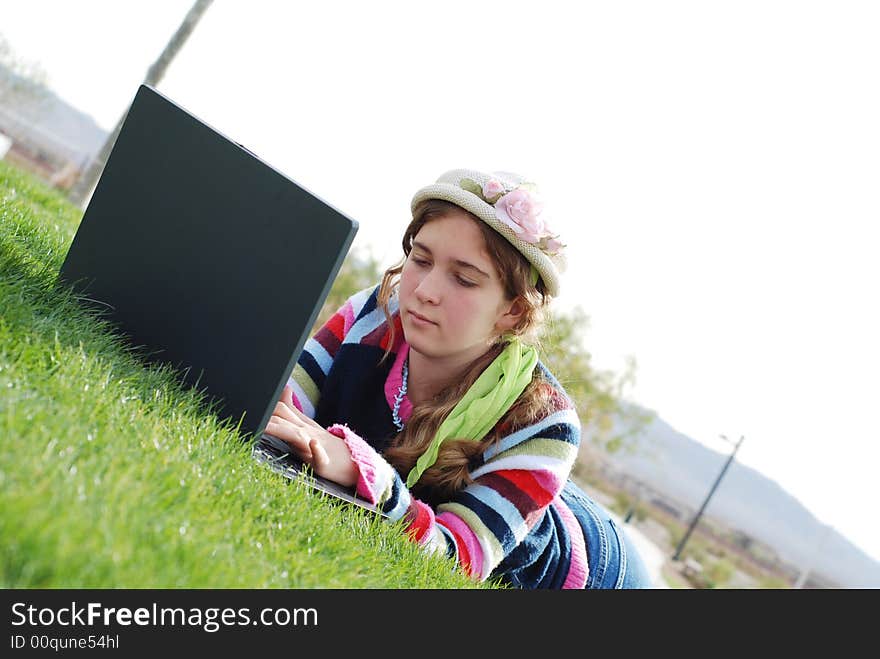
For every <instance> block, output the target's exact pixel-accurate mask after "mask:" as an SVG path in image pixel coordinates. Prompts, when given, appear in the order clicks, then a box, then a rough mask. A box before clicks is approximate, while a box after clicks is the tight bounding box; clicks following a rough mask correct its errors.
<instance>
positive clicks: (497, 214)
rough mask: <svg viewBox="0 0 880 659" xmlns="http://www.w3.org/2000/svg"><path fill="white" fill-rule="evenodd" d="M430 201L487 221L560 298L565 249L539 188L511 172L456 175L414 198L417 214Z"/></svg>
mask: <svg viewBox="0 0 880 659" xmlns="http://www.w3.org/2000/svg"><path fill="white" fill-rule="evenodd" d="M427 199H443V200H445V201H449V202H452V203H453V204H456V205H457V206H460V207H461V208H463V209H465V210H466V211H469V212H471V213H473V214H474V215H476V216H477V217H478V218H480V219H481V220H483V221H484V222H485V223H486V224H488V225H489V226H490V227H492V228H493V229H495V231H497V232H498V233H500V234H501V235H502V236H504V237H505V238H506V239H507V241H508V242H509V243H510V244H511V245H513V246H514V247H516V249H517V250H519V252H520V254H522V255H523V256H524V257H525V258H526V260H528V261H529V263H531V264H532V266H533V269H532V275H533V281H532V283H536V282H537V276H540V277H541V279H542V280H543V281H544V288H545V289H546V291H547V292H548V293H549V294H550V295H552V296H556V295H558V293H559V285H560V275H561V273H562V272H563V271H564V270H565V256H564V253H563V251H564V247H565V245H563V244H562V242H561V239H560V237H559V235H558V234H556V233H555V232H553V231H552V230H551V229H550V227H549V225H548V219H547V218H546V217H545V216H544V214H543V203H542V202H541V200H540V197H539V195H538V189H537V186H536V185H535V184H534V183H531V182H529V181H527V180H526V179H524V178H523V177H522V176H520V175H518V174H514V173H511V172H489V173H486V172H479V171H476V170H473V169H453V170H450V171H448V172H446V173H445V174H443V175H442V176H441V177H440V178H438V179H437V182H436V183H432V184H431V185H427V186H425V187H424V188H422V189H420V190H419V191H418V192H416V193H415V195H414V196H413V198H412V203H411V208H412V211H413V213H415V210H416V208H417V207H418V205H419V204H420V203H422V202H423V201H425V200H427Z"/></svg>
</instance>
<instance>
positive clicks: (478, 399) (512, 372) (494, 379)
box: [406, 338, 538, 487]
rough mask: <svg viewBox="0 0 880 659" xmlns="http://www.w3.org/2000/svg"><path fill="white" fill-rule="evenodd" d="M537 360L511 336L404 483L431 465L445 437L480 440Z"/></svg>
mask: <svg viewBox="0 0 880 659" xmlns="http://www.w3.org/2000/svg"><path fill="white" fill-rule="evenodd" d="M537 363H538V351H537V350H536V349H535V348H533V347H532V346H529V345H524V344H523V343H521V342H520V341H519V339H517V338H513V339H511V340H510V341H509V342H508V344H507V346H506V347H505V348H504V350H503V351H502V352H501V354H500V355H498V356H497V357H496V358H495V359H494V361H493V362H492V363H491V364H489V366H488V367H486V370H485V371H483V373H482V374H481V375H480V377H478V378H477V380H476V382H474V383H473V384H472V385H471V387H470V389H468V390H467V392H466V393H465V395H464V396H463V397H462V399H461V400H460V401H458V404H457V405H456V406H455V407H454V408H453V410H452V411H451V412H450V413H449V416H447V417H446V418H445V419H444V420H443V423H441V424H440V428H439V429H438V430H437V434H436V435H435V436H434V439H433V440H431V444H430V445H429V446H428V448H427V449H425V452H424V453H422V455H421V456H419V459H418V460H417V461H416V464H415V466H414V467H413V468H412V469H411V470H410V472H409V475H408V476H407V478H406V486H407V487H412V486H413V485H415V483H416V482H417V481H418V480H419V478H421V476H422V474H423V473H424V471H425V470H426V469H427V468H428V467H430V466H431V465H432V464H434V462H435V461H436V460H437V453H438V451H439V450H440V444H442V443H443V442H444V441H445V440H447V439H451V438H454V439H472V440H474V441H480V440H481V439H483V437H485V436H486V434H487V433H488V432H489V431H490V430H491V429H492V428H493V427H494V426H495V424H496V423H498V421H499V420H500V419H501V417H502V416H504V414H505V413H506V412H507V410H509V409H510V406H511V405H513V403H514V402H515V401H516V399H517V398H519V396H520V394H521V393H522V392H523V391H524V390H525V388H526V387H527V386H528V384H529V382H531V381H532V373H533V372H534V370H535V365H536V364H537Z"/></svg>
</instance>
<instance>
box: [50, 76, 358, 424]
mask: <svg viewBox="0 0 880 659" xmlns="http://www.w3.org/2000/svg"><path fill="white" fill-rule="evenodd" d="M357 227H358V225H357V222H356V221H355V220H353V219H351V218H349V217H347V216H346V215H345V214H343V213H342V212H340V211H338V210H336V209H335V208H333V207H332V206H330V205H329V204H327V203H326V202H324V201H322V200H321V199H319V198H318V197H316V196H315V195H313V194H311V193H310V192H308V191H307V190H305V189H303V188H302V187H301V186H299V185H298V184H297V183H295V182H294V181H292V180H291V179H289V178H287V177H286V176H285V175H283V174H281V173H280V172H278V171H277V170H275V169H273V168H272V167H271V166H269V165H268V164H266V163H264V162H263V161H261V160H260V159H259V158H257V157H256V156H255V155H254V154H252V153H250V152H249V151H248V150H247V149H245V148H243V147H242V146H240V145H238V144H236V143H235V142H234V141H232V140H230V139H228V138H226V137H224V136H223V135H221V134H220V133H219V132H217V131H216V130H214V129H212V128H211V127H209V126H207V125H206V124H205V123H203V122H202V121H200V120H199V119H197V118H196V117H194V116H193V115H191V114H190V113H188V112H187V111H185V110H184V109H182V108H181V107H179V106H178V105H176V104H175V103H173V102H172V101H170V100H169V99H168V98H166V97H164V96H163V95H162V94H160V93H158V92H157V91H156V90H154V89H152V88H151V87H148V86H146V85H142V86H141V87H140V88H139V90H138V92H137V94H136V96H135V98H134V101H133V102H132V105H131V108H130V109H129V112H128V115H127V117H126V119H125V122H124V124H123V126H122V129H121V131H120V133H119V136H118V138H117V141H116V144H115V146H114V147H113V151H112V152H111V154H110V157H109V158H108V161H107V165H106V167H105V169H104V172H103V174H102V175H101V178H100V180H99V181H98V184H97V186H96V188H95V191H94V193H93V195H92V198H91V200H90V202H89V205H88V207H87V208H86V210H85V213H84V215H83V218H82V222H81V223H80V226H79V228H78V230H77V233H76V236H75V237H74V239H73V242H72V243H71V246H70V249H69V251H68V254H67V257H66V259H65V261H64V264H63V265H62V267H61V271H60V273H59V280H60V281H61V282H64V283H66V284H71V285H73V287H74V289H75V290H76V291H77V292H79V293H81V294H83V295H84V296H85V297H87V298H89V299H92V300H95V301H97V302H98V303H100V305H101V306H102V307H103V308H104V309H105V312H104V313H106V317H107V319H108V320H109V321H110V322H112V323H113V324H114V325H116V326H117V327H118V328H119V329H120V330H121V331H122V332H123V333H124V334H125V335H126V337H127V339H128V340H129V341H130V342H131V344H132V345H133V346H135V347H137V348H138V349H139V351H142V354H144V355H145V356H146V357H147V359H149V360H154V361H157V362H164V363H169V364H171V365H173V366H174V367H175V368H177V369H178V370H179V371H180V373H181V376H182V378H183V380H184V382H185V383H186V384H189V385H192V386H196V387H197V388H198V389H199V390H204V391H205V393H206V394H207V395H208V396H209V397H210V398H211V399H212V400H213V401H214V402H216V403H217V404H218V407H217V411H218V413H219V414H220V416H221V417H223V418H231V419H232V420H233V422H234V423H238V422H239V421H241V429H242V432H245V433H258V432H261V431H262V430H263V428H264V427H265V424H266V423H267V422H268V419H269V416H271V411H272V409H273V408H274V403H275V401H276V400H278V397H279V396H280V394H281V389H282V387H283V385H284V383H285V381H286V379H287V376H288V375H289V374H290V373H291V372H292V370H293V367H294V364H295V362H296V359H297V358H298V356H299V354H300V351H301V350H302V348H303V345H304V343H305V341H306V339H307V338H308V333H309V331H310V330H311V327H312V325H313V324H314V322H315V319H316V318H317V315H318V313H319V311H320V309H321V306H322V304H323V303H324V300H325V299H326V297H327V294H328V293H329V291H330V287H331V286H332V284H333V281H334V279H335V278H336V275H337V273H338V271H339V268H340V267H341V265H342V262H343V260H344V259H345V256H346V255H347V253H348V250H349V248H350V246H351V243H352V241H353V239H354V235H355V233H356V232H357Z"/></svg>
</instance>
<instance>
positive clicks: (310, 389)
mask: <svg viewBox="0 0 880 659" xmlns="http://www.w3.org/2000/svg"><path fill="white" fill-rule="evenodd" d="M377 291H378V287H376V286H373V287H370V288H366V289H364V290H361V291H358V292H357V293H355V294H354V295H352V296H351V297H350V298H348V300H346V301H345V303H344V304H343V305H342V306H341V307H340V308H339V309H338V310H337V311H336V313H334V314H333V315H332V316H330V318H329V319H328V320H327V322H326V323H324V324H323V325H322V326H321V328H320V329H319V330H318V331H317V332H315V335H314V336H312V337H311V338H310V339H308V340H307V341H306V343H305V345H304V346H303V350H302V353H301V354H300V356H299V359H297V362H296V365H295V366H294V368H293V373H291V375H290V377H289V378H288V379H287V384H288V385H290V387H291V388H292V389H293V404H294V405H296V407H297V408H298V409H299V410H300V412H302V413H303V414H305V415H306V416H308V417H309V418H311V419H314V418H315V409H316V408H317V406H318V401H319V400H320V398H321V389H322V388H323V386H324V380H325V379H326V377H327V373H329V372H330V366H331V365H332V364H333V360H334V359H335V358H336V353H337V352H339V347H340V346H341V345H342V342H343V341H344V340H345V337H346V335H347V334H348V331H349V330H350V329H351V327H352V325H354V323H355V321H356V320H357V318H358V315H359V314H360V312H361V310H362V309H363V308H364V305H365V304H366V303H367V301H368V300H369V299H370V297H371V296H372V295H374V294H375V293H376V292H377Z"/></svg>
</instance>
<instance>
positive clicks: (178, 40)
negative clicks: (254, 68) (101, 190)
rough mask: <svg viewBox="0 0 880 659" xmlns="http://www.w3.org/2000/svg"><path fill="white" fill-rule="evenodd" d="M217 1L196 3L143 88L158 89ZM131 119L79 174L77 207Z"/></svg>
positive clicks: (73, 192)
mask: <svg viewBox="0 0 880 659" xmlns="http://www.w3.org/2000/svg"><path fill="white" fill-rule="evenodd" d="M213 1H214V0H196V1H195V3H194V4H193V6H192V7H190V10H189V11H188V12H187V14H186V16H185V17H184V19H183V22H182V23H181V24H180V26H179V27H178V28H177V31H176V32H175V33H174V34H173V35H172V36H171V39H170V40H169V41H168V43H167V44H166V45H165V48H164V49H163V50H162V53H161V54H160V55H159V58H158V59H157V60H156V61H155V62H153V65H152V66H151V67H150V68H149V69H148V70H147V75H146V77H145V78H144V84H145V85H150V86H151V87H153V86H155V85H157V84H158V83H159V81H160V80H161V79H162V77H163V76H164V75H165V70H166V69H167V68H168V66H169V65H170V64H171V62H172V60H173V59H174V57H175V56H176V55H177V53H178V51H179V50H180V49H181V48H182V47H183V44H184V43H186V40H187V39H188V38H189V35H190V34H192V31H193V30H194V29H195V27H196V25H197V24H198V22H199V20H201V18H202V15H203V14H204V13H205V11H207V9H208V7H210V6H211V3H212V2H213ZM127 115H128V111H127V110H126V111H125V112H124V113H123V114H122V116H121V117H120V118H119V121H118V122H117V123H116V126H115V127H114V128H113V130H112V131H111V132H110V134H109V135H108V136H107V139H106V141H105V142H104V145H103V146H102V147H101V149H100V150H99V151H98V153H97V155H95V157H94V158H92V161H91V162H90V163H89V165H88V166H87V167H86V168H85V170H84V171H83V172H82V174H80V177H79V179H77V182H76V184H75V185H74V186H73V188H71V190H70V199H71V201H73V202H74V203H75V204H77V205H78V206H80V207H82V206H83V205H84V204H85V202H86V200H87V199H88V197H89V195H90V194H91V192H92V189H93V188H94V187H95V185H96V184H97V182H98V179H99V178H100V176H101V172H102V171H104V165H105V164H107V158H109V157H110V152H111V151H112V150H113V145H114V144H115V143H116V138H117V137H118V136H119V131H120V130H121V129H122V124H123V123H124V122H125V117H126V116H127Z"/></svg>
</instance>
